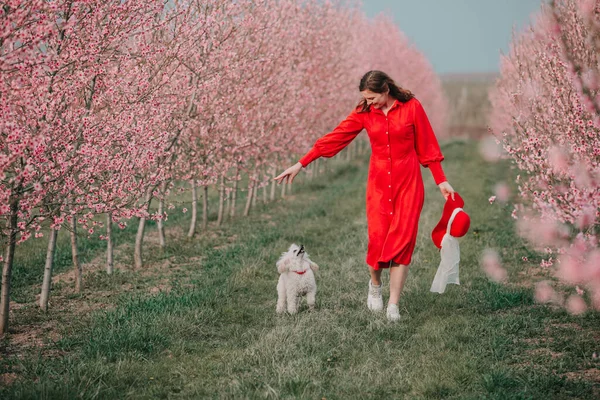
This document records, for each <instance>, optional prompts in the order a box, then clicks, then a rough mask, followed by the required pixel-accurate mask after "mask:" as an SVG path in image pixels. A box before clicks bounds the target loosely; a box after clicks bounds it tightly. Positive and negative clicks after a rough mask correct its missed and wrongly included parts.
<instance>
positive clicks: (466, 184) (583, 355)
mask: <svg viewBox="0 0 600 400" xmlns="http://www.w3.org/2000/svg"><path fill="white" fill-rule="evenodd" d="M442 150H443V152H444V155H445V157H446V161H444V163H443V166H444V169H445V172H446V175H447V177H448V179H449V181H450V183H451V184H452V186H453V187H454V188H455V189H456V190H457V191H458V192H459V193H460V194H461V196H462V197H463V198H464V199H465V203H466V204H465V207H464V208H465V210H466V211H467V212H468V213H469V215H470V216H471V228H470V231H469V233H468V235H467V236H465V237H463V238H461V239H460V245H461V258H462V259H461V282H462V285H461V286H455V285H452V286H449V288H448V289H447V291H446V293H444V294H443V295H439V294H434V293H430V292H429V287H430V285H431V281H432V280H433V277H434V275H435V271H436V269H437V266H438V263H439V253H438V251H437V249H436V248H435V246H434V245H433V244H432V242H431V239H430V236H429V235H430V233H431V230H432V229H433V227H434V226H435V224H436V223H437V221H438V220H439V217H440V215H441V211H442V206H443V197H442V196H441V194H440V193H439V190H438V189H437V187H436V186H435V184H434V182H433V179H432V177H431V174H430V173H429V171H428V170H426V169H424V170H423V176H424V179H425V185H426V191H427V192H426V200H425V206H424V209H423V214H422V219H421V226H420V231H419V239H418V242H417V248H416V252H415V254H414V256H413V263H412V266H411V271H410V274H409V277H408V280H407V283H406V287H405V291H404V293H403V296H402V298H401V300H400V304H399V306H400V311H401V315H402V318H401V320H400V321H399V322H398V323H395V324H394V323H389V322H388V321H387V320H386V318H385V314H373V313H371V312H370V311H369V310H368V309H367V307H366V294H367V283H368V279H369V277H368V271H367V267H366V264H365V263H364V258H365V253H366V248H367V226H366V219H365V209H364V208H365V187H366V178H367V166H368V155H365V156H363V157H362V158H359V159H355V160H353V161H351V162H350V163H346V162H343V161H342V160H341V158H340V159H337V160H326V161H325V162H328V163H331V164H330V165H332V166H333V168H332V171H331V172H329V173H328V174H327V175H326V176H321V177H319V178H318V179H317V180H313V181H311V182H309V181H308V180H306V179H303V180H302V181H298V183H297V184H295V186H294V189H293V194H292V195H290V196H288V198H287V199H285V200H278V201H276V202H275V203H272V204H268V205H266V206H263V205H262V204H259V206H258V207H257V208H256V209H255V210H253V214H252V215H251V216H250V217H249V218H241V217H236V220H235V221H233V222H227V223H226V224H225V225H223V226H222V227H220V228H217V227H214V226H211V227H210V229H209V231H208V232H204V233H200V234H199V236H198V237H197V238H195V239H193V240H191V241H190V240H187V239H186V238H185V235H183V234H182V232H187V223H188V218H189V213H188V214H182V213H181V212H180V211H175V210H172V215H171V216H170V217H169V221H167V226H168V229H169V230H168V231H167V233H168V235H169V237H168V242H167V248H166V250H165V251H164V252H161V251H160V250H159V249H158V245H157V244H156V243H153V240H155V236H156V234H155V232H154V231H155V229H154V226H153V225H151V226H150V227H149V231H148V243H147V245H146V247H145V254H146V259H147V262H148V266H147V267H145V268H144V269H143V270H142V271H131V270H130V269H129V266H130V265H131V264H132V261H131V260H132V250H131V247H132V242H133V235H134V233H135V232H134V228H135V227H134V226H133V225H134V224H133V223H131V224H130V225H131V226H130V227H128V228H127V229H126V230H124V231H120V232H119V233H118V235H117V237H116V241H117V246H119V251H118V254H117V264H118V267H119V268H118V269H117V271H116V272H115V274H114V275H113V276H107V275H106V274H105V273H104V272H103V269H102V267H98V268H96V269H92V267H88V268H87V269H86V270H85V276H84V285H85V287H84V290H83V292H82V293H80V294H74V293H72V290H71V289H70V288H71V286H72V285H71V284H70V283H69V282H68V281H67V280H61V282H59V283H57V284H56V285H55V286H54V289H53V291H52V295H51V299H50V311H49V312H48V313H47V314H44V313H41V312H39V311H38V309H37V307H36V304H35V296H36V294H37V293H38V292H39V286H40V282H41V272H42V267H43V256H44V251H45V244H44V242H43V241H39V242H37V244H36V243H34V242H32V243H31V244H27V246H30V247H23V248H21V249H18V251H19V256H18V257H19V258H18V259H17V266H16V267H15V274H14V275H15V290H14V296H13V299H14V300H15V301H16V303H18V304H16V307H15V309H14V310H13V314H12V315H11V321H10V322H11V333H10V334H9V335H7V337H6V338H5V339H4V340H3V341H2V342H0V356H1V358H0V379H1V380H0V382H3V383H2V384H1V385H0V398H2V399H20V398H31V399H53V398H65V399H66V398H69V399H70V398H86V399H93V398H102V399H115V398H132V399H137V398H140V399H141V398H236V399H237V398H257V399H258V398H275V399H277V398H285V399H295V398H306V399H321V398H326V399H355V398H357V399H362V398H372V399H391V398H406V399H592V398H598V397H599V396H600V378H599V376H600V374H599V373H598V367H599V362H598V360H597V359H592V354H593V353H594V352H600V340H599V339H600V331H599V329H598V327H599V326H600V317H599V314H598V313H587V314H585V315H582V316H571V315H569V314H567V313H566V312H565V311H562V310H559V309H555V308H552V307H549V306H545V305H539V304H536V303H535V302H534V301H533V295H532V289H531V286H532V284H533V283H534V282H535V281H536V280H537V279H541V278H542V277H544V276H545V275H544V274H547V272H545V271H539V269H538V268H536V265H537V264H538V263H539V261H540V258H539V256H538V255H536V254H535V253H533V252H531V251H530V250H528V249H527V248H526V247H525V244H524V242H523V241H522V240H521V239H520V238H518V237H517V236H516V235H515V234H514V227H513V225H514V220H513V219H512V218H511V217H510V213H511V211H512V207H511V206H508V205H506V206H503V205H501V204H493V205H490V204H489V202H488V200H487V199H488V198H489V197H490V196H491V195H492V194H493V193H492V190H493V187H494V185H495V184H496V183H497V181H498V180H505V181H507V182H508V183H509V184H510V183H511V182H512V181H513V175H514V174H515V171H514V170H511V169H510V168H509V165H508V164H505V163H500V164H493V165H491V164H486V163H484V162H483V161H482V160H481V159H480V157H479V155H478V152H477V143H475V142H470V141H451V142H446V143H444V144H443V146H442ZM278 189H279V188H278ZM211 195H212V196H214V195H215V194H214V193H212V194H211ZM259 199H260V196H259ZM239 201H240V202H241V203H240V205H241V206H243V201H244V200H243V198H242V199H240V200H239ZM259 203H260V202H259ZM211 207H212V208H211V213H212V214H211V219H214V212H216V205H215V203H214V201H213V202H212V204H211ZM188 208H189V207H188ZM178 232H179V233H178ZM292 242H296V243H302V244H304V245H305V246H306V249H307V252H308V253H309V254H310V256H311V258H312V259H313V260H314V261H315V262H317V263H318V264H319V265H320V267H321V270H320V271H319V272H318V273H317V285H318V293H317V308H316V310H315V311H314V312H309V311H308V309H307V307H306V305H305V304H304V305H303V307H302V309H301V311H300V313H299V314H298V315H296V316H277V315H276V314H275V303H276V299H277V293H276V289H275V287H276V284H277V279H278V275H277V271H276V268H275V262H276V260H277V259H278V258H279V256H280V254H281V252H283V251H285V250H286V249H287V247H288V246H289V244H290V243H292ZM103 245H104V244H103V242H100V241H94V240H89V241H86V240H83V239H82V251H83V252H84V255H83V258H84V261H85V262H88V263H89V262H90V261H91V260H94V259H97V260H99V261H98V263H99V264H101V263H102V261H103V258H102V257H103V255H102V252H103ZM33 246H39V248H38V249H35V248H34V247H33ZM487 247H491V248H494V249H496V250H497V251H498V253H499V254H500V256H501V258H502V261H503V264H504V266H505V267H506V268H507V269H508V272H509V283H508V284H506V285H501V284H496V283H493V282H490V281H489V280H488V279H487V277H486V276H485V274H484V273H483V272H482V270H481V268H480V265H479V258H480V256H481V253H482V251H483V250H484V249H485V248H487ZM23 249H29V250H28V251H24V250H23ZM523 256H526V257H528V259H529V264H525V263H523V261H521V258H522V257H523ZM69 263H70V250H69V248H68V245H67V235H66V234H62V239H61V243H60V245H59V247H58V254H57V270H58V273H61V272H64V271H65V270H66V269H68V268H69ZM524 271H525V272H527V271H529V272H528V273H530V274H532V273H533V272H535V273H536V276H535V277H530V276H528V275H524V274H523V272H524ZM386 283H387V273H385V274H384V286H385V284H386ZM386 289H387V288H386ZM386 292H387V290H384V296H385V297H387V293H386ZM385 297H384V298H385ZM28 332H34V333H35V335H33V334H32V335H29V336H28V334H27V333H28ZM31 341H37V342H36V343H37V344H36V345H33V344H31Z"/></svg>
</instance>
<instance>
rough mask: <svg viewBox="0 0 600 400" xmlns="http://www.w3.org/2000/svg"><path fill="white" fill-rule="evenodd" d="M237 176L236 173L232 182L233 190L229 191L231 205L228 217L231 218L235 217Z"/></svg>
mask: <svg viewBox="0 0 600 400" xmlns="http://www.w3.org/2000/svg"><path fill="white" fill-rule="evenodd" d="M238 178H239V177H238V175H237V171H236V174H235V180H234V181H233V189H232V190H231V203H230V204H229V217H230V218H233V217H234V216H235V201H236V199H237V189H238Z"/></svg>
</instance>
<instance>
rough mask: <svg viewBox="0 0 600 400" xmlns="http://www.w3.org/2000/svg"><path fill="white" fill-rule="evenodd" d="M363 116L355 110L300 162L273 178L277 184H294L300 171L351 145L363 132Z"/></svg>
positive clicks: (321, 139) (317, 143)
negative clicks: (317, 160)
mask: <svg viewBox="0 0 600 400" xmlns="http://www.w3.org/2000/svg"><path fill="white" fill-rule="evenodd" d="M363 128H364V123H363V115H362V114H361V113H358V112H357V109H355V110H353V111H352V112H351V113H350V115H348V117H346V119H344V120H343V121H342V122H340V124H339V125H338V126H337V127H336V128H335V129H334V130H333V131H331V132H329V133H328V134H326V135H324V136H322V137H320V138H319V139H317V141H316V142H315V144H314V146H313V147H312V148H311V149H310V150H309V152H308V153H306V154H305V155H304V156H303V157H302V158H301V159H300V161H298V162H297V163H296V164H294V165H292V166H291V167H289V168H288V169H286V170H285V171H283V172H282V173H281V174H280V175H279V176H276V177H275V178H273V179H274V180H276V181H277V183H281V182H282V181H283V180H284V179H286V178H287V179H286V182H293V181H294V177H295V176H296V175H298V173H299V172H300V170H301V169H302V168H304V167H306V166H307V165H308V164H310V163H311V162H313V161H314V160H316V159H317V158H319V157H326V158H329V157H333V156H335V155H336V154H337V153H339V152H340V151H342V149H343V148H344V147H346V146H348V145H349V144H350V142H352V140H354V138H355V137H356V136H357V135H358V134H359V133H360V132H361V131H362V130H363Z"/></svg>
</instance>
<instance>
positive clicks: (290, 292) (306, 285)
mask: <svg viewBox="0 0 600 400" xmlns="http://www.w3.org/2000/svg"><path fill="white" fill-rule="evenodd" d="M318 269H319V266H318V265H317V264H315V263H314V262H312V261H310V258H309V257H308V254H306V252H305V251H304V246H303V245H300V246H298V245H296V244H295V243H294V244H292V245H291V246H290V248H289V249H288V251H287V252H285V253H282V254H281V257H280V258H279V261H277V271H278V272H279V273H280V274H281V275H280V276H279V282H278V283H277V294H278V296H279V297H278V299H277V313H279V314H281V313H283V312H285V308H286V302H287V311H288V312H289V313H290V314H296V313H297V312H298V306H299V305H300V300H301V299H302V296H304V295H306V302H307V303H308V307H309V308H310V309H311V310H312V309H314V307H315V296H316V294H317V283H316V281H315V274H314V273H313V271H317V270H318Z"/></svg>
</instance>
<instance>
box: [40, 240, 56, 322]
mask: <svg viewBox="0 0 600 400" xmlns="http://www.w3.org/2000/svg"><path fill="white" fill-rule="evenodd" d="M57 236H58V231H57V230H56V229H52V228H51V229H50V237H49V238H48V250H47V251H46V266H45V267H44V280H43V282H42V293H41V295H40V308H41V309H42V310H44V311H48V299H49V298H50V288H51V286H52V267H53V266H54V253H55V251H56V238H57Z"/></svg>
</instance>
